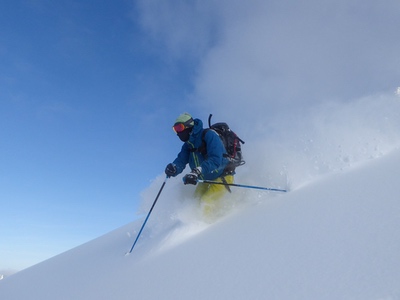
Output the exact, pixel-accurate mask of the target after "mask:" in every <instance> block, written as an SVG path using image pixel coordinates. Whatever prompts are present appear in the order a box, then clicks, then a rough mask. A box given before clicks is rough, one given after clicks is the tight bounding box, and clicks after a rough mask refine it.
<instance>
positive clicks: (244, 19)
mask: <svg viewBox="0 0 400 300" xmlns="http://www.w3.org/2000/svg"><path fill="white" fill-rule="evenodd" d="M399 13H400V4H399V2H398V1H397V0H388V1H385V2H383V3H375V1H358V0H352V1H348V0H346V1H345V0H343V1H328V0H327V1H314V0H308V1H302V2H301V3H299V2H298V1H294V0H293V1H286V2H281V1H264V0H263V1H261V0H260V1H258V0H252V1H246V2H244V1H228V0H218V1H217V0H215V1H211V0H210V1H192V2H185V1H179V2H177V1H168V0H166V1H157V0H147V1H145V0H138V1H128V0H120V1H89V0H87V1H57V2H54V1H49V0H25V1H22V0H17V1H3V2H1V3H0V27H1V28H2V30H1V31H0V103H1V110H0V128H1V130H0V143H1V144H0V163H1V171H0V205H1V207H2V209H1V219H2V224H3V225H2V227H1V228H0V240H1V247H0V270H1V269H17V270H19V269H21V268H24V267H27V266H29V265H31V264H33V263H36V262H38V261H41V260H43V259H46V258H48V257H49V256H53V255H55V254H58V253H60V252H62V251H65V250H68V249H70V248H71V247H73V246H76V245H79V244H81V243H83V242H86V241H88V240H90V239H93V238H95V237H97V236H99V235H101V234H103V233H105V232H108V231H110V230H113V229H115V228H117V227H119V226H121V225H124V224H126V223H128V222H130V221H132V220H133V219H134V218H135V217H136V210H137V205H138V202H139V201H140V199H141V195H140V194H141V192H142V191H143V190H144V189H145V188H146V187H148V186H149V183H150V182H151V181H152V180H153V179H154V178H155V177H157V176H158V175H160V174H162V172H163V170H164V167H165V165H166V164H167V163H168V162H170V161H171V160H172V159H173V158H174V156H175V154H176V152H177V151H178V150H179V148H180V145H181V144H180V141H179V140H178V139H177V138H176V137H175V136H174V134H173V132H172V130H171V125H172V123H173V121H174V119H175V118H176V117H177V115H179V114H180V113H182V112H184V111H188V112H191V113H192V114H193V115H194V116H197V117H200V118H202V119H203V120H205V119H206V118H207V117H208V114H209V113H214V118H215V121H221V120H224V121H227V122H229V124H231V125H232V126H233V127H234V128H235V130H236V131H237V132H238V133H240V135H241V137H243V139H245V140H246V142H248V143H249V141H250V145H251V140H256V139H259V138H260V137H268V138H269V139H271V140H274V141H276V140H279V139H281V140H285V141H289V140H290V139H291V138H295V139H297V138H299V136H300V135H299V134H296V135H295V134H294V133H295V132H296V133H298V130H299V129H298V128H300V127H301V126H302V125H303V124H304V120H310V119H311V120H313V121H315V120H318V122H326V118H321V117H315V115H314V114H315V111H316V110H318V111H329V112H330V116H331V117H332V116H338V115H342V114H341V113H342V112H346V114H347V113H349V112H352V110H354V109H358V110H360V109H362V108H365V107H368V108H369V109H370V110H372V108H374V111H376V107H375V106H374V105H373V103H375V104H376V103H377V101H380V100H376V99H380V98H379V97H378V96H377V95H383V94H384V95H389V96H393V95H394V92H395V91H396V90H397V88H398V87H399V86H400V82H399V78H400V59H399V56H398V53H400V40H399V39H398V38H397V35H398V32H397V31H398V28H399V25H400V21H399V18H398V16H399ZM371 97H372V98H371ZM374 97H377V98H374ZM364 98H367V99H368V101H366V102H367V103H369V105H366V104H365V101H364V102H363V101H361V100H360V99H364ZM391 101H392V102H390V103H393V100H391ZM383 106H384V105H382V107H383ZM321 107H322V108H321ZM378 107H380V106H379V105H378ZM391 107H392V106H389V105H388V106H386V109H387V111H385V112H382V113H378V114H376V115H378V116H380V117H382V118H385V117H386V118H387V114H388V111H390V108H391ZM320 108H321V109H320ZM328 108H329V109H328ZM332 108H333V109H332ZM332 110H333V111H334V112H332ZM349 114H351V113H349ZM360 116H361V117H360V119H359V120H357V122H354V123H355V124H357V125H358V126H360V127H363V128H365V127H367V128H368V124H370V123H371V122H370V120H371V115H370V111H369V110H367V109H364V111H363V113H361V114H360ZM374 117H375V115H374ZM391 117H392V118H393V119H394V118H395V116H391ZM333 119H334V118H333ZM372 119H373V118H372ZM321 120H322V121H321ZM376 120H377V122H379V121H380V120H381V119H380V118H378V117H376ZM388 120H389V121H387V124H386V127H385V130H386V131H385V132H388V133H390V134H387V140H390V138H389V137H393V136H395V137H396V138H397V135H395V134H394V133H392V131H393V132H394V131H395V130H393V128H396V129H397V127H396V126H397V123H396V126H391V125H392V123H391V119H390V118H389V119H388ZM330 121H332V120H330ZM393 122H394V121H393ZM394 123H395V122H394ZM318 124H320V123H318ZM299 125H300V126H299ZM368 134H370V132H368V131H366V133H365V135H366V136H367V135H368ZM374 138H375V136H374ZM391 140H393V138H392V139H391ZM363 141H364V140H363ZM396 141H397V140H396ZM365 142H370V141H369V140H368V139H366V141H365ZM370 144H373V143H370ZM286 145H288V144H286ZM298 145H299V144H297V146H298ZM249 150H250V149H249ZM249 150H248V152H247V153H248V155H249V153H251V151H249ZM249 160H250V161H251V158H250V159H249ZM271 176H272V175H271Z"/></svg>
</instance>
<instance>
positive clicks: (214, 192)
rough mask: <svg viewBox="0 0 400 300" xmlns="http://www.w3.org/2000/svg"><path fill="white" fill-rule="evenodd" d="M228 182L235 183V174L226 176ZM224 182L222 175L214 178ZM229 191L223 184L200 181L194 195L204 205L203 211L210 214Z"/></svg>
mask: <svg viewBox="0 0 400 300" xmlns="http://www.w3.org/2000/svg"><path fill="white" fill-rule="evenodd" d="M224 178H225V180H226V183H230V184H231V183H233V180H234V178H233V175H226V176H224ZM213 181H217V182H223V181H222V178H221V177H218V178H217V179H215V180H213ZM226 192H228V189H227V188H226V186H225V185H223V184H210V183H203V182H200V183H199V184H198V185H197V188H196V190H195V192H194V196H195V197H196V198H198V199H200V204H201V206H202V207H203V212H204V213H205V214H208V213H210V212H212V211H213V210H214V209H215V207H216V206H217V205H218V202H219V201H218V200H219V199H221V198H222V196H224V195H225V193H226Z"/></svg>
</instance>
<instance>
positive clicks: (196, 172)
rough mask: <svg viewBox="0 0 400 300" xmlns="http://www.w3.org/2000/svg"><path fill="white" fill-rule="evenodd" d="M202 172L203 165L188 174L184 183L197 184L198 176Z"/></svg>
mask: <svg viewBox="0 0 400 300" xmlns="http://www.w3.org/2000/svg"><path fill="white" fill-rule="evenodd" d="M200 174H201V167H198V168H195V169H193V170H192V172H190V173H189V174H186V175H185V176H184V177H183V183H184V184H194V185H196V184H197V178H198V177H199V175H200Z"/></svg>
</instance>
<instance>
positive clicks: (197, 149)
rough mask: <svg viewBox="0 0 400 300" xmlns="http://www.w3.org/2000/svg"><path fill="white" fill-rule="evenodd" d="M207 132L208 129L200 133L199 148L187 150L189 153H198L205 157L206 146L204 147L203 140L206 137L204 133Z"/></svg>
mask: <svg viewBox="0 0 400 300" xmlns="http://www.w3.org/2000/svg"><path fill="white" fill-rule="evenodd" d="M209 130H210V128H205V129H203V132H202V133H201V145H200V147H198V148H192V149H189V151H190V152H200V153H201V154H202V155H203V156H206V155H207V145H206V140H205V139H204V137H205V136H206V133H207V132H208V131H209Z"/></svg>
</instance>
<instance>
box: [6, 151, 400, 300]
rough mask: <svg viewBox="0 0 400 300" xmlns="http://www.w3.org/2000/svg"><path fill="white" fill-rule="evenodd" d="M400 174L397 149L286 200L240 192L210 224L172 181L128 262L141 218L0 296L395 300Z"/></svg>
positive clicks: (18, 277)
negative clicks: (178, 195)
mask: <svg viewBox="0 0 400 300" xmlns="http://www.w3.org/2000/svg"><path fill="white" fill-rule="evenodd" d="M399 166H400V151H399V150H395V151H393V152H391V153H389V154H387V155H385V156H383V157H381V158H379V159H374V160H371V161H369V162H366V163H362V164H359V165H357V166H356V167H353V168H351V169H349V170H347V171H340V172H336V173H331V174H328V175H325V176H320V177H318V178H317V179H315V180H313V181H311V182H310V183H308V184H306V185H303V186H302V187H298V188H296V189H294V190H292V191H291V192H290V193H286V194H284V193H280V194H278V193H266V192H259V191H248V190H246V191H243V190H240V189H235V195H236V196H235V197H236V198H234V200H233V201H234V202H235V203H234V204H235V205H231V207H230V213H229V214H227V215H226V216H224V217H221V218H220V219H219V220H218V221H217V222H215V223H213V224H211V225H209V224H206V223H204V222H202V221H201V220H200V219H199V218H198V217H197V216H196V214H195V211H196V210H195V209H193V208H194V206H193V205H188V204H187V203H188V201H181V202H179V201H178V202H176V201H175V202H174V201H173V199H171V198H167V197H168V196H169V195H171V192H170V191H169V190H168V189H169V188H170V189H172V188H174V187H175V185H176V184H177V182H178V180H172V179H171V180H169V181H168V182H167V185H166V191H165V193H164V192H163V193H164V194H162V196H161V197H160V200H159V201H160V206H156V208H155V211H154V216H152V217H151V218H150V220H149V222H148V225H147V227H146V228H145V230H144V232H143V236H142V237H141V239H140V240H139V243H138V244H137V247H136V248H135V249H134V251H133V252H132V254H131V255H127V256H126V255H125V253H126V251H128V250H129V248H130V246H131V245H132V242H133V240H134V238H135V237H136V232H137V231H138V229H139V228H140V226H141V224H142V223H141V222H142V221H143V220H140V221H138V222H134V223H131V224H128V225H126V226H124V227H121V228H119V229H117V230H115V231H113V232H110V233H108V234H106V235H104V236H102V237H100V238H98V239H96V240H93V241H91V242H89V243H87V244H84V245H82V246H80V247H77V248H75V249H72V250H70V251H67V252H65V253H63V254H61V255H59V256H56V257H54V258H51V259H49V260H47V261H44V262H42V263H40V264H38V265H35V266H33V267H31V268H28V269H26V270H23V271H21V272H19V273H17V274H15V275H13V276H11V277H8V278H6V279H4V280H2V281H1V282H0V299H7V300H16V299H18V300H20V299H40V300H54V299H57V300H62V299H68V300H70V299H74V300H79V299H85V300H87V299H97V300H99V299H119V300H123V299H280V300H282V299H335V300H337V299H362V300H368V299H376V300H378V299H380V300H394V299H400V284H399V283H400V230H399V229H400V201H399V199H400V185H399V184H398V178H399V177H400V168H399ZM162 181H163V178H162V177H161V178H158V179H157V180H156V181H155V182H154V183H153V186H154V187H153V188H152V189H150V190H151V191H152V194H153V198H154V196H155V192H156V190H157V187H159V186H160V185H161V182H162ZM149 193H150V192H149ZM163 196H164V197H163ZM240 198H242V200H243V201H242V203H243V204H240V203H241V202H240ZM189 202H190V201H189ZM166 203H170V204H171V206H172V207H171V211H173V210H175V211H176V213H175V214H171V213H170V212H165V210H163V209H162V208H163V207H166ZM174 203H175V204H174ZM176 203H181V207H180V208H177V207H176V206H175V205H176ZM157 208H158V210H157Z"/></svg>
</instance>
